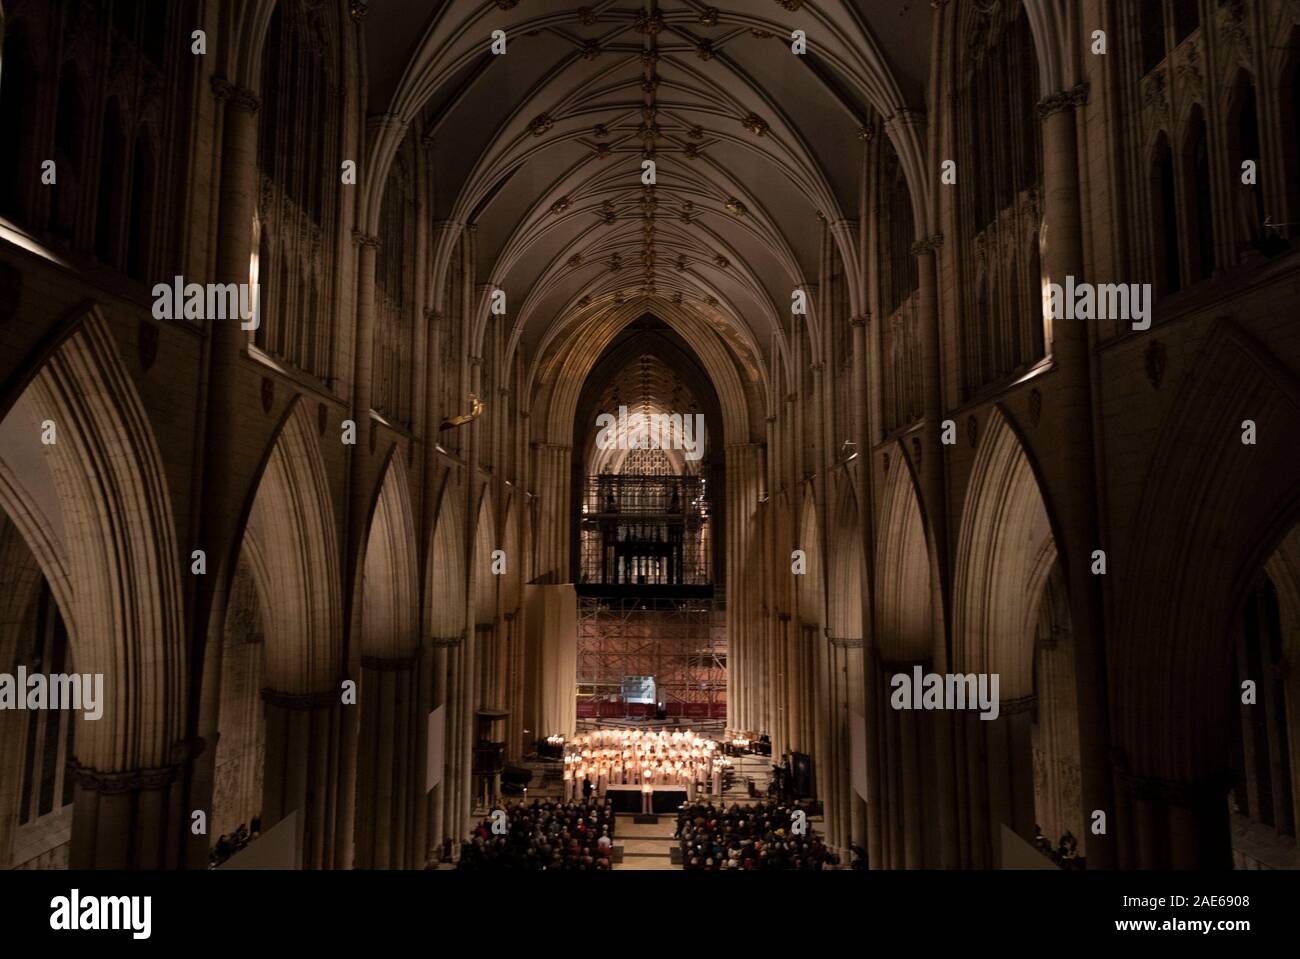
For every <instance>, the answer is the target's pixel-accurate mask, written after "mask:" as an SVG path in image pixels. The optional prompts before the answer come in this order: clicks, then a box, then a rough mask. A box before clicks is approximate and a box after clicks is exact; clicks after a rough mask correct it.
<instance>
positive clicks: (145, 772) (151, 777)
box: [68, 759, 183, 794]
mask: <svg viewBox="0 0 1300 959" xmlns="http://www.w3.org/2000/svg"><path fill="white" fill-rule="evenodd" d="M182 768H183V764H175V765H171V766H156V767H153V768H151V769H130V770H126V771H125V772H111V773H108V772H101V771H100V770H98V769H94V768H92V767H90V766H83V765H81V764H80V763H79V762H77V761H76V760H75V759H73V760H70V761H69V762H68V772H70V773H71V774H72V776H73V777H74V778H75V779H76V781H77V785H78V786H80V787H81V788H82V789H86V790H89V791H90V792H97V793H106V794H112V793H128V792H136V791H138V790H141V789H162V788H164V787H166V786H168V785H170V784H171V783H173V782H174V781H175V780H176V778H177V776H178V775H179V774H180V771H181V769H182Z"/></svg>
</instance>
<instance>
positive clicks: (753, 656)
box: [726, 443, 767, 730]
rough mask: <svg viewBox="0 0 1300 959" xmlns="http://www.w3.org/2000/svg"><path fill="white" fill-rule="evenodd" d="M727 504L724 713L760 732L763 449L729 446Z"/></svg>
mask: <svg viewBox="0 0 1300 959" xmlns="http://www.w3.org/2000/svg"><path fill="white" fill-rule="evenodd" d="M726 456H727V460H726V465H727V472H726V486H727V490H726V506H727V516H728V523H727V583H728V585H729V588H728V590H727V627H728V628H727V657H728V659H727V663H728V672H729V674H730V679H731V681H730V682H729V683H728V686H727V701H728V708H727V712H728V715H729V716H730V717H731V722H730V725H731V726H732V728H735V729H746V730H759V729H763V728H765V727H764V726H763V725H762V724H763V721H764V719H763V718H764V717H765V715H766V712H767V705H766V702H765V699H764V694H765V688H764V687H763V686H762V685H761V682H760V664H761V652H760V648H761V644H760V637H761V635H762V625H761V622H760V613H759V597H758V590H757V589H756V587H757V586H758V579H757V576H758V573H759V571H758V570H755V569H753V568H752V563H753V562H754V559H755V557H756V555H757V543H756V537H757V536H758V535H759V534H760V532H761V530H760V528H759V516H758V508H759V497H760V495H761V477H762V475H763V449H762V447H761V446H759V445H758V444H755V443H733V444H730V445H728V446H727V451H726Z"/></svg>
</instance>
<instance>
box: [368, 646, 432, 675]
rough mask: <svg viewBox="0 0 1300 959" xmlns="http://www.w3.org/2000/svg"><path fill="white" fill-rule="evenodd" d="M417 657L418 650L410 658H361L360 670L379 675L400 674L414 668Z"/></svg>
mask: <svg viewBox="0 0 1300 959" xmlns="http://www.w3.org/2000/svg"><path fill="white" fill-rule="evenodd" d="M418 656H419V651H418V650H417V651H416V652H415V653H412V654H411V655H410V656H392V657H389V656H362V657H361V668H362V669H372V670H374V671H375V672H379V673H401V672H405V671H406V670H408V669H410V668H411V667H412V666H414V665H415V660H416V659H417V658H418Z"/></svg>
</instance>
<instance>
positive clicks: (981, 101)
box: [957, 4, 1046, 396]
mask: <svg viewBox="0 0 1300 959" xmlns="http://www.w3.org/2000/svg"><path fill="white" fill-rule="evenodd" d="M968 15H969V16H970V18H971V20H970V21H969V30H968V31H967V32H968V35H969V41H968V43H967V45H966V48H965V50H964V51H963V59H962V63H961V66H960V68H959V75H958V83H959V87H960V90H959V93H958V97H959V101H960V105H959V107H958V109H957V118H958V120H957V122H958V143H959V152H960V157H961V159H960V161H959V163H958V170H959V171H960V172H959V176H962V177H965V178H967V181H966V182H971V181H972V180H973V181H974V184H975V185H974V188H973V189H970V190H963V191H960V194H959V199H958V204H959V214H960V222H961V233H962V237H961V239H962V242H963V243H964V244H966V249H967V250H969V251H973V252H974V254H975V257H974V259H975V261H976V263H977V267H976V269H977V270H978V271H979V274H980V278H979V281H978V282H971V283H967V284H964V285H963V299H964V300H965V303H964V304H963V306H964V310H963V313H964V321H963V334H962V337H963V381H962V387H963V393H964V394H965V395H966V396H969V395H971V394H973V393H974V392H976V391H978V390H980V389H982V388H984V387H986V386H988V385H990V384H993V383H996V382H999V381H1001V380H1003V379H1005V378H1006V377H1008V376H1012V375H1015V374H1017V373H1018V372H1022V371H1024V370H1025V369H1027V368H1028V367H1029V366H1031V365H1032V364H1033V363H1035V362H1037V361H1038V360H1040V359H1042V358H1043V356H1044V351H1045V349H1046V344H1045V339H1044V331H1043V328H1042V322H1041V319H1040V317H1041V306H1040V304H1041V293H1040V292H1038V291H1037V290H1036V289H1035V288H1036V287H1037V286H1038V285H1039V283H1036V282H1035V280H1036V279H1037V276H1036V274H1037V272H1038V263H1037V258H1036V257H1032V256H1031V255H1030V254H1031V247H1030V245H1029V244H1027V243H1025V241H1024V237H1026V236H1029V235H1035V234H1036V233H1037V231H1038V229H1039V227H1040V226H1041V222H1042V217H1041V213H1040V203H1039V192H1040V190H1041V183H1042V134H1041V131H1040V126H1039V124H1040V121H1039V117H1038V99H1039V90H1038V60H1037V54H1036V51H1035V48H1034V41H1033V34H1032V32H1031V31H1030V28H1029V21H1028V18H1027V16H1026V15H1025V12H1024V8H1023V6H1022V5H1021V4H1014V5H1010V6H1008V5H1003V6H995V7H993V8H991V9H990V10H988V11H981V10H971V11H970V12H969V14H968ZM1021 277H1029V280H1028V281H1027V282H1026V281H1024V280H1022V279H1021Z"/></svg>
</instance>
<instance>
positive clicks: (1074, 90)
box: [1038, 81, 1088, 120]
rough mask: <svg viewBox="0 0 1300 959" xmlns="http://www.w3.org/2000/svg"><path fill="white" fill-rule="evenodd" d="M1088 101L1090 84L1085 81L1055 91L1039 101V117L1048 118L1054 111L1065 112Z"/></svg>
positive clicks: (1041, 118)
mask: <svg viewBox="0 0 1300 959" xmlns="http://www.w3.org/2000/svg"><path fill="white" fill-rule="evenodd" d="M1087 102H1088V84H1087V82H1086V81H1085V82H1084V83H1080V84H1078V85H1077V86H1073V87H1071V88H1070V89H1068V90H1062V91H1061V92H1059V93H1053V94H1051V95H1049V96H1046V97H1043V99H1041V100H1039V101H1038V117H1039V119H1040V120H1046V119H1047V118H1048V117H1050V116H1051V115H1052V114H1053V113H1064V112H1066V111H1069V110H1074V109H1076V108H1078V107H1081V106H1083V105H1085V104H1086V103H1087Z"/></svg>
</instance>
